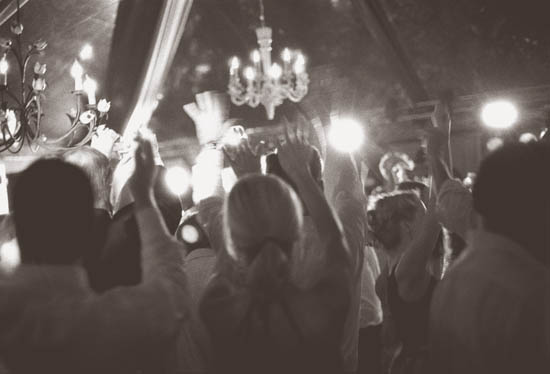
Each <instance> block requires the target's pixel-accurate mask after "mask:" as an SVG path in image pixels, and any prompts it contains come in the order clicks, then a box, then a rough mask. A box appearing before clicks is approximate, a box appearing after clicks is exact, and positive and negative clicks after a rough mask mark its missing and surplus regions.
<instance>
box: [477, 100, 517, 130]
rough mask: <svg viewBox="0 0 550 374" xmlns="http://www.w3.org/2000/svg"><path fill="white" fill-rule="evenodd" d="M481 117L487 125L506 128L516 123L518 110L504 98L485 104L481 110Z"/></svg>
mask: <svg viewBox="0 0 550 374" xmlns="http://www.w3.org/2000/svg"><path fill="white" fill-rule="evenodd" d="M481 119H482V120H483V123H484V124H485V125H486V126H487V127H491V128H494V129H507V128H509V127H511V126H512V125H513V124H514V123H516V121H517V119H518V110H517V108H516V106H515V105H514V104H513V103H511V102H509V101H505V100H499V101H493V102H491V103H488V104H485V106H484V107H483V110H482V111H481Z"/></svg>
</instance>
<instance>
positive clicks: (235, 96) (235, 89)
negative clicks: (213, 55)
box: [228, 0, 309, 120]
mask: <svg viewBox="0 0 550 374" xmlns="http://www.w3.org/2000/svg"><path fill="white" fill-rule="evenodd" d="M260 22H261V26H260V27H258V28H257V29H256V36H257V38H258V45H259V49H256V50H254V51H253V52H252V54H251V60H252V66H247V67H245V68H244V70H243V76H244V78H245V80H246V86H245V85H243V83H241V79H240V75H239V67H240V61H239V59H238V58H237V57H233V58H232V59H231V61H230V66H229V85H228V90H229V96H230V97H231V102H233V104H235V105H243V104H248V105H249V106H251V107H253V108H255V107H257V106H258V105H259V104H262V105H263V106H264V107H265V110H266V112H267V118H268V119H270V120H272V119H273V118H275V108H276V107H277V106H279V105H281V104H282V103H283V101H284V100H285V99H289V100H291V101H293V102H299V101H300V100H302V98H303V97H304V96H305V95H306V94H307V87H308V84H309V77H308V75H307V72H306V69H305V64H306V61H305V58H304V55H302V54H301V53H297V52H291V51H290V50H289V49H288V48H285V49H284V50H283V52H282V53H281V58H282V60H283V64H282V67H281V65H280V64H278V63H272V62H271V43H272V39H271V36H272V30H271V28H270V27H267V26H266V25H265V20H264V7H263V0H260Z"/></svg>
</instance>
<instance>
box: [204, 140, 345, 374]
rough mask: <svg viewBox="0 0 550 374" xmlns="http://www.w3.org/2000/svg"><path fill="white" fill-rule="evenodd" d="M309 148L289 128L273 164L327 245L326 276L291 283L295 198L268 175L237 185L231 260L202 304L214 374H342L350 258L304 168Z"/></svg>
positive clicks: (296, 237) (230, 223) (298, 222)
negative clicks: (303, 286)
mask: <svg viewBox="0 0 550 374" xmlns="http://www.w3.org/2000/svg"><path fill="white" fill-rule="evenodd" d="M310 152H311V148H310V147H308V146H307V144H306V141H305V137H304V136H303V134H301V133H300V131H296V130H295V129H294V130H289V131H288V133H287V137H286V142H285V144H284V145H281V146H280V147H279V158H280V161H281V165H282V166H283V168H284V169H285V171H286V172H287V173H288V174H289V176H290V177H291V178H292V181H293V182H294V183H295V184H296V186H297V188H298V190H299V191H300V194H301V195H302V199H303V201H304V204H305V206H306V208H307V209H308V211H309V212H310V214H311V217H312V219H313V220H314V222H315V225H316V227H317V230H318V232H319V235H320V237H321V240H322V243H324V248H322V250H324V251H325V252H326V254H327V265H326V271H325V275H324V276H323V277H322V279H320V280H319V281H318V282H317V283H316V284H314V285H313V286H312V287H310V288H308V289H300V288H298V287H297V286H296V285H295V284H293V283H292V280H291V277H290V259H291V257H292V256H293V252H294V250H295V248H296V247H297V246H298V245H299V243H300V239H301V234H302V232H301V230H302V207H301V204H300V201H299V199H298V197H297V196H296V194H295V192H294V191H293V190H292V189H291V188H290V187H289V186H288V185H287V184H286V183H284V182H283V181H282V180H281V179H279V178H277V177H273V176H264V175H249V176H247V177H244V178H243V179H241V180H240V181H239V182H238V183H237V184H236V185H235V186H234V187H233V189H232V190H231V192H230V193H229V196H228V197H227V199H226V203H225V210H224V231H225V243H226V246H225V247H226V250H227V253H226V254H228V255H229V256H224V255H220V257H219V262H220V263H219V264H218V266H217V269H218V271H217V273H216V274H214V275H213V278H212V280H211V281H210V283H209V285H208V288H207V290H206V292H205V295H204V297H203V301H202V305H201V315H202V317H203V320H204V322H205V325H206V326H207V329H208V331H209V334H210V338H211V342H212V349H213V360H212V361H213V365H214V367H213V368H212V369H213V371H214V372H217V373H239V374H242V373H331V374H332V373H338V372H342V358H341V353H340V342H341V339H342V333H343V329H344V321H345V318H346V314H347V311H348V308H349V300H350V288H351V278H350V273H351V267H350V258H349V254H348V251H347V248H346V245H345V243H344V238H343V235H342V233H341V231H340V228H339V226H338V224H337V220H336V218H335V217H334V215H333V213H332V211H331V209H330V207H329V205H328V203H327V201H326V200H325V198H324V195H323V193H322V192H321V190H320V188H319V186H318V185H317V183H316V182H315V180H314V179H313V177H312V176H311V173H310V171H309V168H308V167H307V165H308V163H307V160H309V157H310ZM228 260H229V263H230V265H227V262H228ZM223 261H226V264H222V263H221V262H223ZM231 268H232V269H231ZM235 268H238V270H235Z"/></svg>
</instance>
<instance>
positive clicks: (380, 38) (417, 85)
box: [352, 0, 429, 103]
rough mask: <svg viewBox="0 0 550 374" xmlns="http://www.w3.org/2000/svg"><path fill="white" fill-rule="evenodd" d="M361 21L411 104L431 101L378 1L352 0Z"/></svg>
mask: <svg viewBox="0 0 550 374" xmlns="http://www.w3.org/2000/svg"><path fill="white" fill-rule="evenodd" d="M352 2H353V5H354V6H355V8H356V9H357V11H358V12H359V16H360V17H361V21H362V22H363V25H364V26H365V27H366V29H367V30H368V32H369V33H370V34H371V35H372V37H373V38H374V40H375V41H376V42H377V43H378V44H379V45H380V47H381V48H382V50H383V53H384V54H385V56H386V58H387V60H388V63H389V64H391V65H392V67H393V69H394V70H395V72H396V74H397V75H398V76H399V80H400V82H401V84H402V86H403V88H404V89H405V92H406V94H407V96H408V97H409V99H410V100H411V102H413V103H416V102H420V101H426V100H428V99H429V96H428V93H427V91H426V89H425V88H424V86H423V84H422V82H421V80H420V78H419V77H418V74H417V73H416V71H415V69H414V67H413V66H412V64H411V61H410V60H409V58H408V57H407V55H406V53H405V51H404V50H403V48H402V46H401V44H400V42H399V40H398V38H397V35H396V33H395V30H394V29H393V26H392V25H391V23H390V21H389V20H388V17H387V15H386V12H385V11H384V9H383V8H382V6H381V5H380V3H379V1H378V0H352Z"/></svg>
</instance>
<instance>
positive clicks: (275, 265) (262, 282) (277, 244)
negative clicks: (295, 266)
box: [246, 237, 288, 299]
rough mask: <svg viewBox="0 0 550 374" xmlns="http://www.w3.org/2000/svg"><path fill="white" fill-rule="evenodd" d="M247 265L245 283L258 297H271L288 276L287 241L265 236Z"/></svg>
mask: <svg viewBox="0 0 550 374" xmlns="http://www.w3.org/2000/svg"><path fill="white" fill-rule="evenodd" d="M258 246H259V250H258V252H257V254H256V256H254V258H252V260H251V262H250V264H249V265H248V269H247V275H246V283H247V285H248V287H249V288H250V290H252V292H253V293H254V294H255V295H256V296H258V297H260V298H267V299H270V298H273V297H274V296H275V294H276V293H277V292H278V291H279V289H280V288H281V287H282V285H283V284H284V283H285V282H286V280H287V277H288V255H287V253H286V252H287V251H286V250H285V249H286V247H288V243H284V242H282V241H281V240H279V239H276V238H271V237H266V238H265V239H263V240H262V241H261V242H260V243H258Z"/></svg>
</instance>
